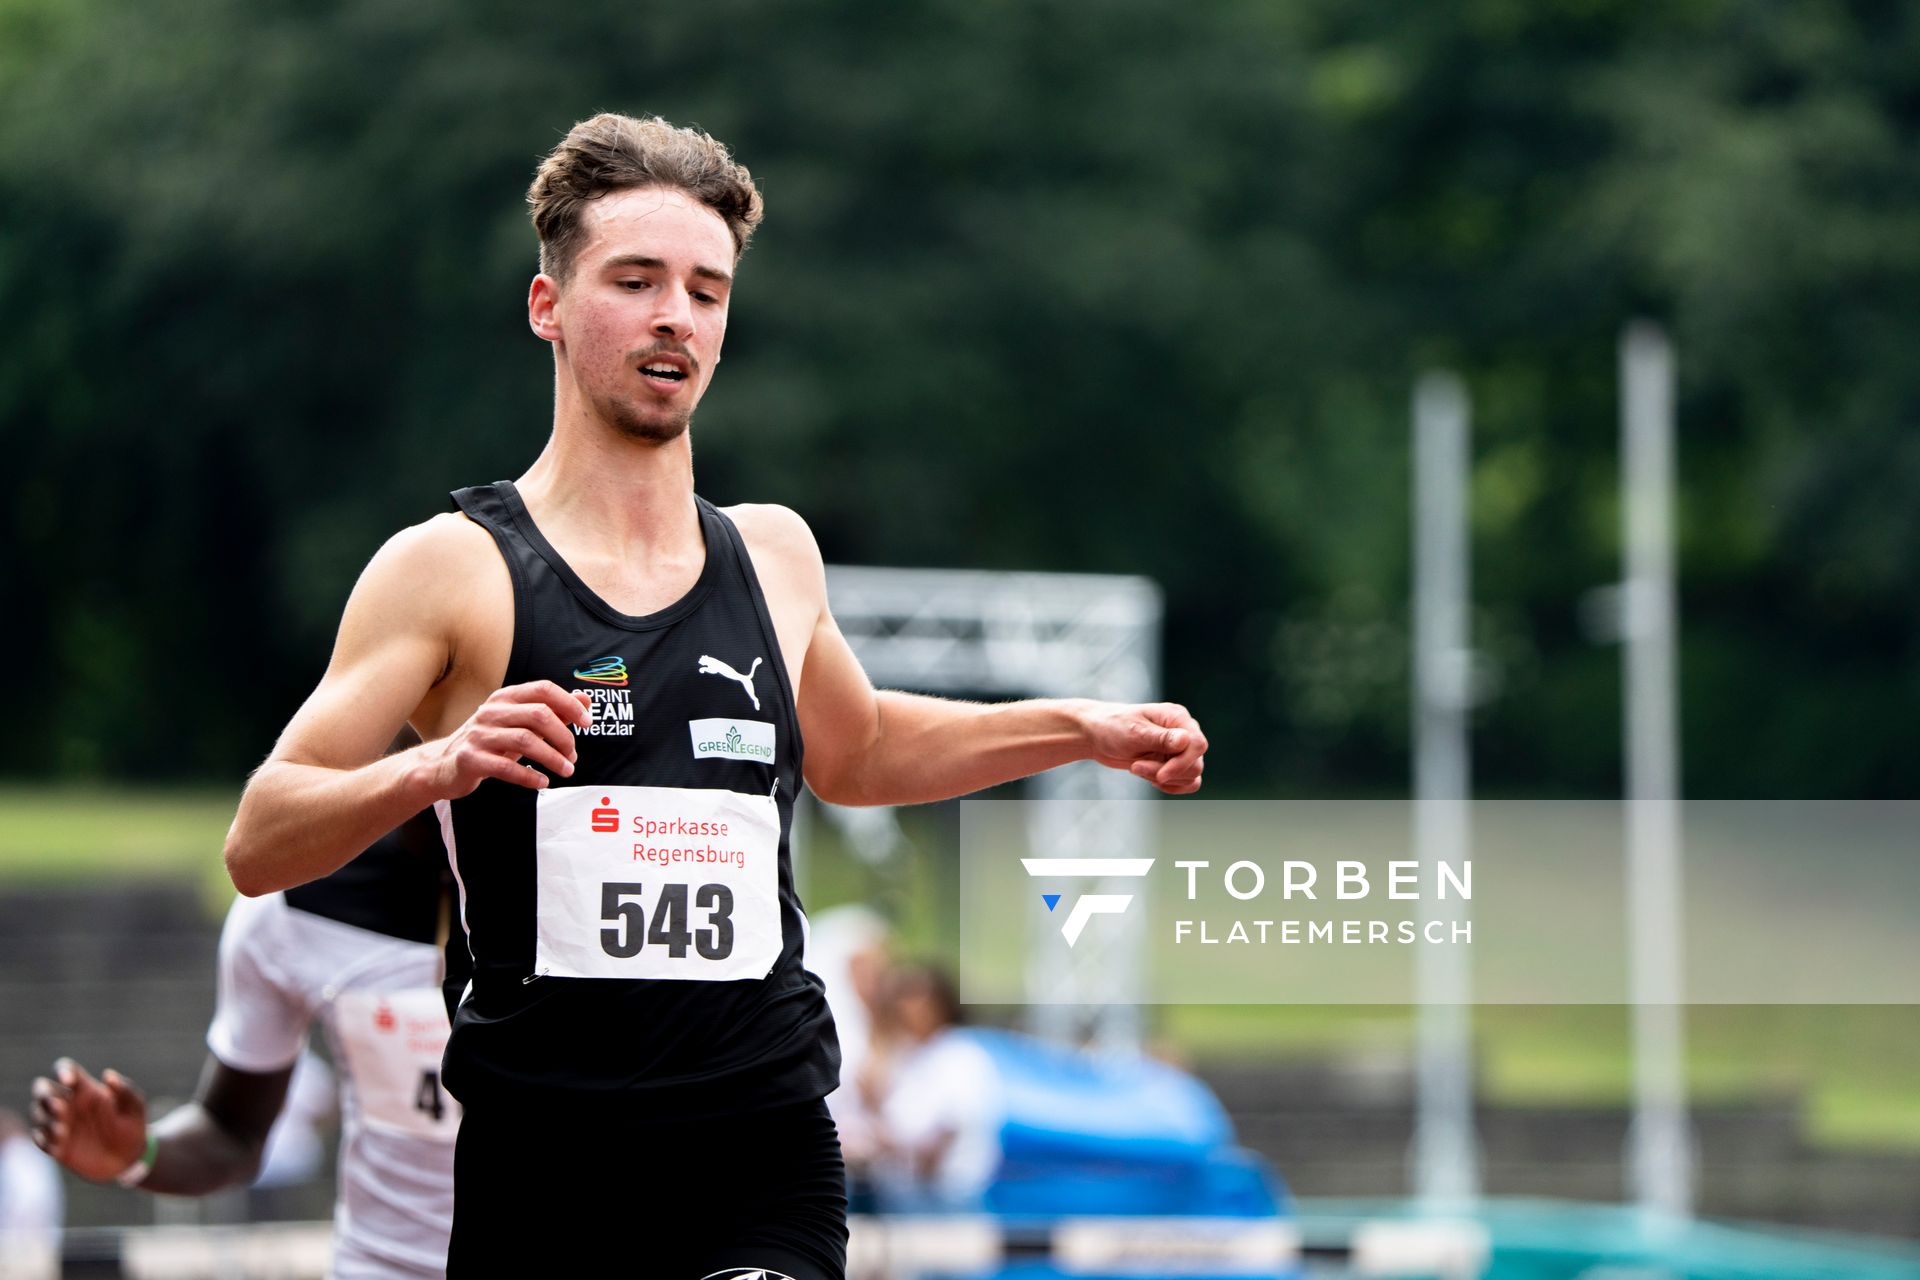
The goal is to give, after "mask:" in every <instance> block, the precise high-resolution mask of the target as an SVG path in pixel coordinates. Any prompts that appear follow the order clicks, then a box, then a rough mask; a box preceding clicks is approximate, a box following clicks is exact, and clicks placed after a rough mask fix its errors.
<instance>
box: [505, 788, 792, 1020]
mask: <svg viewBox="0 0 1920 1280" xmlns="http://www.w3.org/2000/svg"><path fill="white" fill-rule="evenodd" d="M534 822H535V828H534V830H535V837H534V840H535V851H536V857H537V859H538V862H539V872H538V882H537V884H538V895H539V896H538V904H537V906H536V909H535V913H534V919H535V925H534V960H533V968H534V972H535V973H537V974H547V975H551V976H553V977H556V978H673V979H682V980H691V981H696V982H697V981H708V982H717V981H726V980H730V979H734V978H763V977H765V976H766V975H767V973H768V972H769V971H770V970H772V968H773V965H774V961H776V960H778V959H779V958H780V946H781V936H780V867H779V858H780V811H779V809H778V807H777V806H776V805H775V803H774V799H773V797H772V796H751V795H743V794H741V793H739V792H737V791H719V790H712V789H704V788H693V787H609V786H599V787H550V788H548V789H547V790H545V791H541V792H539V793H537V796H536V803H535V818H534Z"/></svg>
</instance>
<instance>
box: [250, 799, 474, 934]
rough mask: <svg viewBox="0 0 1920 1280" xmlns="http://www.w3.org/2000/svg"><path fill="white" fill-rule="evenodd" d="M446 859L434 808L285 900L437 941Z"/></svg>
mask: <svg viewBox="0 0 1920 1280" xmlns="http://www.w3.org/2000/svg"><path fill="white" fill-rule="evenodd" d="M446 878H447V860H446V854H445V852H444V851H443V850H442V849H441V847H440V828H439V825H438V824H437V823H436V822H435V821H434V816H433V810H431V809H428V810H425V811H423V812H421V813H417V814H415V815H414V816H413V817H411V818H408V819H407V820H406V821H405V822H403V823H401V824H400V825H399V826H397V827H395V828H394V829H393V830H391V831H389V832H387V834H385V835H383V836H381V837H380V838H379V839H378V840H375V841H374V842H373V843H372V844H370V845H368V846H367V848H366V849H365V851H364V852H362V853H360V854H359V855H358V856H356V857H355V858H354V859H353V861H351V862H349V863H347V865H346V866H344V867H341V868H340V869H339V870H338V871H336V872H334V873H333V874H332V875H329V876H324V877H322V878H321V879H318V880H312V881H309V882H307V883H306V884H302V885H296V886H294V887H293V888H291V889H288V890H287V891H286V893H285V897H286V900H287V905H288V906H290V907H292V908H294V909H295V910H296V911H305V912H307V913H308V914H309V915H316V916H325V917H326V918H327V919H329V920H338V921H339V922H340V923H341V924H350V925H353V926H354V927H355V928H358V929H367V930H371V931H372V932H374V933H381V934H385V935H386V936H387V937H389V938H401V939H404V940H405V941H407V942H437V941H438V940H439V928H440V899H441V895H442V894H443V893H444V892H445V890H446Z"/></svg>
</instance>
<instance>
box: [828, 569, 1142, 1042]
mask: <svg viewBox="0 0 1920 1280" xmlns="http://www.w3.org/2000/svg"><path fill="white" fill-rule="evenodd" d="M827 596H828V600H829V602H830V603H831V605H832V608H833V614H834V618H835V620H836V621H837V622H838V623H839V625H840V631H841V634H843V635H845V636H846V638H847V643H848V645H849V646H851V648H852V649H853V652H854V656H855V657H857V658H858V659H859V660H860V665H861V666H862V667H864V668H865V669H866V672H867V675H868V678H870V679H871V680H872V681H873V682H874V683H875V684H876V685H879V686H882V687H886V688H893V689H908V690H913V691H916V692H922V693H938V694H972V695H980V696H988V697H1051V698H1074V697H1078V698H1099V699H1102V700H1107V701H1113V702H1152V701H1154V700H1155V699H1156V698H1157V697H1158V696H1159V690H1160V626H1161V618H1162V615H1163V611H1164V606H1163V603H1162V598H1161V593H1160V588H1159V587H1158V586H1157V585H1156V584H1155V583H1153V582H1151V581H1149V580H1148V579H1146V578H1138V577H1125V576H1111V575H1106V574H1068V573H1008V572H995V571H991V570H978V569H879V568H868V567H856V566H849V565H829V566H828V567H827ZM1033 785H1034V789H1035V792H1036V795H1037V798H1038V799H1040V800H1041V801H1043V802H1044V803H1042V804H1040V805H1038V806H1036V817H1035V820H1034V822H1033V823H1032V829H1031V831H1030V833H1029V844H1030V846H1031V847H1032V848H1033V849H1035V850H1037V851H1044V853H1045V856H1047V857H1057V858H1091V857H1101V858H1125V857H1131V856H1136V855H1138V854H1139V853H1140V851H1142V850H1143V849H1145V848H1147V847H1148V846H1149V845H1150V844H1151V839H1150V835H1151V833H1150V832H1149V831H1147V830H1146V829H1145V828H1144V826H1143V825H1142V822H1143V819H1144V817H1145V815H1146V814H1148V813H1149V812H1150V807H1148V806H1141V805H1117V804H1113V803H1111V802H1112V801H1114V800H1117V799H1134V798H1138V797H1139V795H1140V794H1141V792H1140V784H1139V783H1138V781H1137V780H1135V779H1133V778H1132V777H1131V775H1129V774H1125V773H1121V772H1119V771H1117V770H1113V769H1106V768H1102V767H1101V766H1099V765H1097V764H1093V763H1091V762H1083V763H1080V764H1074V765H1068V766H1066V767H1064V768H1059V769H1052V770H1049V771H1048V772H1046V773H1043V774H1041V775H1039V776H1038V777H1037V778H1035V779H1034V782H1033ZM1142 887H1143V886H1142V882H1140V881H1138V880H1129V881H1127V882H1125V883H1124V884H1122V883H1118V882H1116V883H1113V884H1107V883H1102V884H1101V885H1099V886H1095V887H1092V888H1091V889H1090V892H1109V891H1111V892H1126V893H1133V894H1136V895H1137V894H1139V893H1140V891H1141V889H1142ZM1030 910H1031V911H1032V913H1033V916H1032V923H1031V930H1032V933H1033V936H1034V940H1035V941H1036V943H1037V942H1040V941H1042V940H1043V939H1044V940H1046V941H1049V942H1051V943H1057V941H1058V938H1057V934H1058V921H1056V920H1053V919H1051V918H1050V917H1049V916H1048V915H1047V912H1046V910H1045V908H1044V905H1043V904H1042V903H1041V901H1040V899H1039V895H1038V894H1035V895H1033V901H1032V904H1031V907H1030ZM1145 918H1146V913H1145V912H1143V911H1132V912H1128V913H1126V914H1124V915H1119V916H1115V917H1113V918H1112V919H1110V920H1103V921H1102V926H1103V927H1102V928H1100V929H1095V930H1089V931H1088V932H1087V933H1086V935H1084V937H1083V938H1082V939H1081V942H1080V944H1079V945H1076V946H1074V947H1072V948H1069V949H1068V950H1067V951H1066V952H1065V953H1064V954H1062V952H1061V949H1060V948H1059V947H1058V946H1057V945H1048V946H1038V945H1036V946H1034V947H1033V948H1032V949H1031V954H1032V955H1033V956H1035V957H1036V959H1035V961H1034V963H1033V964H1032V965H1031V966H1030V967H1029V969H1028V972H1027V975H1026V989H1027V998H1028V1001H1029V1006H1028V1007H1029V1010H1030V1017H1031V1022H1032V1026H1033V1029H1034V1030H1035V1031H1036V1032H1038V1033H1040V1034H1042V1035H1046V1036H1049V1037H1051V1038H1054V1039H1058V1040H1062V1041H1068V1042H1073V1041H1081V1040H1084V1041H1087V1042H1090V1043H1092V1044H1095V1045H1097V1046H1099V1047H1102V1048H1106V1049H1113V1050H1132V1049H1137V1048H1138V1047H1139V1045H1140V1040H1141V1025H1140V1012H1139V1001H1140V996H1141V992H1142V990H1143V978H1144V975H1143V974H1142V973H1141V970H1140V959H1141V956H1142V955H1143V953H1144V947H1143V945H1142V939H1141V936H1140V929H1141V927H1142V926H1141V923H1140V922H1141V921H1143V920H1145Z"/></svg>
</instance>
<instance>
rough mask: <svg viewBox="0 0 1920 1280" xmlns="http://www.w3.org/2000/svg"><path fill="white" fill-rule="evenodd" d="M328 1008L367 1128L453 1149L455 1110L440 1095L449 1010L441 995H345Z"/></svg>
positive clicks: (424, 991) (429, 990)
mask: <svg viewBox="0 0 1920 1280" xmlns="http://www.w3.org/2000/svg"><path fill="white" fill-rule="evenodd" d="M333 1008H334V1029H335V1032H336V1033H337V1035H338V1036H339V1040H340V1048H341V1051H342V1052H343V1053H344V1054H345V1056H346V1059H347V1069H348V1070H349V1071H350V1072H351V1073H352V1076H353V1088H354V1094H355V1096H356V1097H357V1098H358V1099H359V1102H360V1114H361V1117H362V1118H363V1119H365V1120H366V1122H367V1124H368V1126H370V1127H372V1128H375V1129H384V1130H386V1131H387V1132H389V1133H400V1134H406V1135H408V1136H410V1137H415V1138H429V1139H432V1140H433V1141H435V1142H452V1141H453V1139H454V1135H455V1134H456V1133H458V1132H459V1130H460V1104H459V1103H457V1102H455V1101H454V1100H453V1098H452V1097H450V1096H449V1095H448V1094H447V1091H446V1090H445V1089H443V1088H441V1087H440V1055H441V1054H442V1053H444V1052H445V1051H446V1048H447V1006H446V1003H445V1001H444V999H443V998H442V997H441V994H440V991H439V988H437V987H413V988H410V989H408V990H405V991H343V992H341V993H340V995H338V996H337V997H335V999H334V1002H333Z"/></svg>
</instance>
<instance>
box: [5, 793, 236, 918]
mask: <svg viewBox="0 0 1920 1280" xmlns="http://www.w3.org/2000/svg"><path fill="white" fill-rule="evenodd" d="M238 798H239V793H238V791H237V790H233V789H216V788H208V789H192V790H185V789H156V788H148V787H132V786H127V785H125V784H121V783H104V782H103V783H98V784H85V785H71V786H58V787H55V786H44V785H43V786H35V785H29V784H25V783H5V784H0V885H7V884H13V885H19V884H60V883H69V882H71V883H81V882H85V881H90V880H102V879H107V878H109V877H138V878H141V879H146V878H164V877H169V876H179V877H182V878H186V879H192V880H195V881H196V882H198V883H200V884H201V885H202V886H203V887H204V888H205V890H206V892H207V896H208V902H209V904H210V905H212V904H217V905H218V906H220V907H224V905H225V903H226V902H227V900H228V899H230V898H231V897H232V896H233V886H232V885H231V884H230V883H229V882H228V880H227V873H226V868H225V867H224V866H223V865H222V864H221V861H220V846H221V844H222V842H223V841H225V839H226V835H227V824H228V823H230V822H232V821H233V807H234V802H235V801H236V800H237V799H238Z"/></svg>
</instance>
